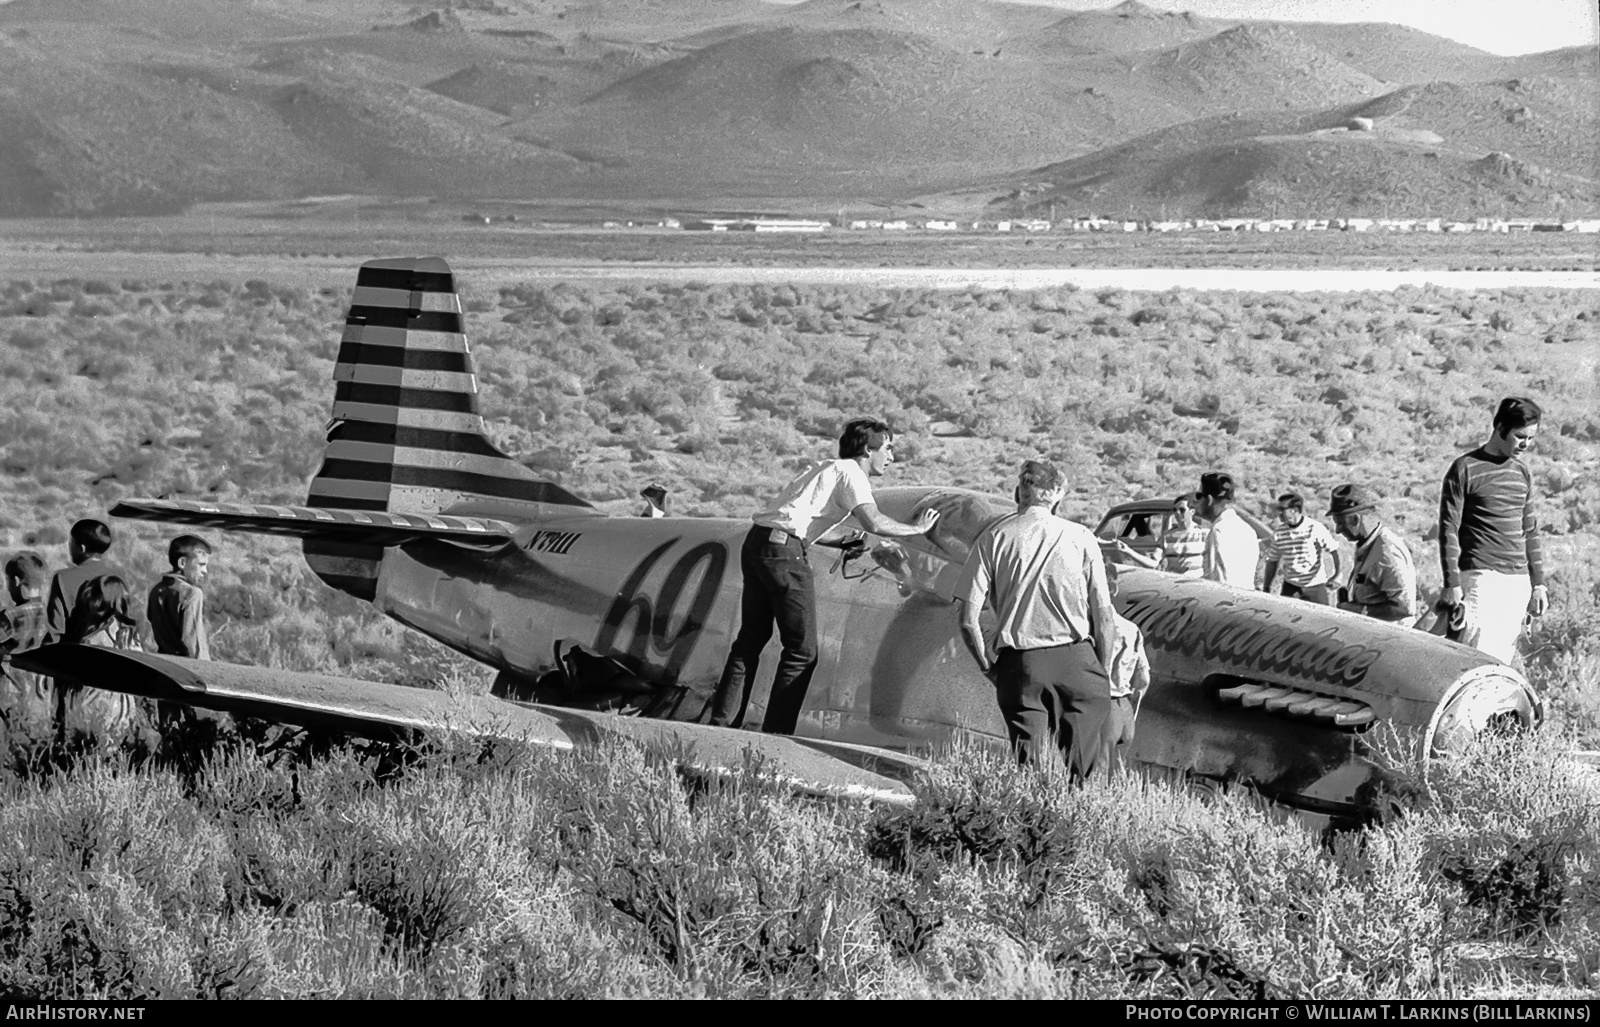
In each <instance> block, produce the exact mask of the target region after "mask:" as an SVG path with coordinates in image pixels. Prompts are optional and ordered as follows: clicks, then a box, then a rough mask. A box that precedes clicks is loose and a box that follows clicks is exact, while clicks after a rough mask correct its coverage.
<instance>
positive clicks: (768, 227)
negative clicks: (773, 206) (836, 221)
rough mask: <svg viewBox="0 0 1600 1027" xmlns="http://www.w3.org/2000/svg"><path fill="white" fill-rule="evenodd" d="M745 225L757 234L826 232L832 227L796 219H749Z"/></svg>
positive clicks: (823, 223)
mask: <svg viewBox="0 0 1600 1027" xmlns="http://www.w3.org/2000/svg"><path fill="white" fill-rule="evenodd" d="M745 224H746V225H748V226H749V230H753V231H757V232H826V231H827V230H828V229H829V228H830V227H832V226H830V225H829V224H828V223H827V222H826V221H808V220H802V219H796V218H751V219H750V220H749V221H747V222H745Z"/></svg>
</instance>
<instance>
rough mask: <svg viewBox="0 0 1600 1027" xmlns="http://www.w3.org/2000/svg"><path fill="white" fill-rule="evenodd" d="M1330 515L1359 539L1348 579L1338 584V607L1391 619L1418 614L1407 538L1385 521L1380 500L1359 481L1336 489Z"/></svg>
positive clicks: (1413, 565)
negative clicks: (1340, 584)
mask: <svg viewBox="0 0 1600 1027" xmlns="http://www.w3.org/2000/svg"><path fill="white" fill-rule="evenodd" d="M1329 498H1330V500H1331V501H1330V503H1329V505H1328V516H1329V517H1331V518H1332V519H1333V525H1334V527H1335V528H1337V529H1338V531H1339V534H1341V535H1343V536H1344V537H1345V538H1347V539H1349V540H1350V541H1352V542H1354V543H1355V544H1356V558H1355V566H1354V567H1352V568H1351V570H1350V584H1348V585H1346V586H1345V587H1344V588H1341V589H1339V595H1338V600H1339V609H1341V610H1349V611H1350V612H1351V613H1359V614H1363V615H1365V616H1367V617H1374V618H1376V619H1378V620H1385V621H1390V622H1393V623H1400V622H1409V621H1410V620H1411V619H1412V618H1413V617H1415V616H1416V613H1417V566H1416V562H1415V561H1414V560H1412V559H1411V550H1410V549H1408V548H1406V543H1405V540H1404V539H1402V538H1401V537H1400V536H1399V535H1397V534H1395V533H1394V531H1393V530H1392V529H1391V528H1390V527H1389V526H1388V525H1386V524H1384V523H1383V516H1382V515H1381V514H1379V512H1378V500H1377V497H1376V496H1374V495H1373V494H1372V493H1371V492H1370V491H1369V490H1368V489H1366V488H1365V487H1363V486H1361V485H1340V486H1339V487H1338V488H1336V489H1334V490H1333V493H1332V494H1331V496H1330V497H1329Z"/></svg>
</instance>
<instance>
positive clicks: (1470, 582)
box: [1461, 571, 1533, 663]
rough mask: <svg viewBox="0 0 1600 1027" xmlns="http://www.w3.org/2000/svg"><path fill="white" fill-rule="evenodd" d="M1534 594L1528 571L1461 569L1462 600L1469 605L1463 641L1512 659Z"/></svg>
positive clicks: (1500, 656) (1502, 661) (1505, 659)
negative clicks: (1513, 572) (1511, 572)
mask: <svg viewBox="0 0 1600 1027" xmlns="http://www.w3.org/2000/svg"><path fill="white" fill-rule="evenodd" d="M1532 596H1533V583H1532V582H1531V581H1530V580H1529V578H1528V575H1527V574H1525V573H1524V574H1506V573H1504V572H1502V571H1462V572H1461V602H1462V605H1464V606H1466V608H1467V621H1468V625H1469V627H1468V631H1467V634H1466V635H1465V636H1463V637H1462V639H1461V641H1463V642H1465V643H1466V644H1467V645H1470V646H1474V647H1476V648H1478V649H1481V650H1483V651H1484V652H1486V653H1488V654H1489V655H1490V656H1493V657H1494V658H1495V659H1497V660H1499V661H1500V662H1501V663H1510V662H1511V657H1513V656H1515V655H1516V652H1517V636H1518V635H1520V634H1522V621H1523V618H1525V617H1527V615H1528V600H1529V599H1530V598H1532Z"/></svg>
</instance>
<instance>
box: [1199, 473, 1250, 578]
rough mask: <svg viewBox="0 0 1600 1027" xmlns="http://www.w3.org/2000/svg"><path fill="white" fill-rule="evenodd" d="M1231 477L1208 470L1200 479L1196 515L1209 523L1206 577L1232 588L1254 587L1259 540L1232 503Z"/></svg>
mask: <svg viewBox="0 0 1600 1027" xmlns="http://www.w3.org/2000/svg"><path fill="white" fill-rule="evenodd" d="M1233 491H1234V489H1233V476H1232V475H1230V474H1222V473H1220V472H1217V471H1208V472H1206V473H1205V474H1202V475H1201V476H1200V494H1199V496H1198V497H1197V498H1198V501H1199V507H1198V509H1197V512H1198V513H1199V514H1200V516H1201V517H1204V518H1205V519H1206V520H1208V521H1210V522H1211V532H1210V534H1208V535H1207V536H1206V551H1205V560H1204V562H1205V576H1206V577H1207V578H1209V579H1211V580H1212V581H1221V582H1223V583H1225V584H1228V585H1232V586H1233V587H1235V588H1243V589H1250V590H1253V589H1254V588H1255V587H1256V563H1257V562H1258V561H1259V560H1260V558H1261V540H1260V537H1259V536H1258V535H1257V534H1256V531H1255V529H1254V528H1252V527H1251V526H1250V525H1249V524H1247V523H1246V522H1245V520H1244V518H1243V517H1240V516H1239V511H1238V510H1236V509H1234V504H1233Z"/></svg>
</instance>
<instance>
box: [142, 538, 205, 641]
mask: <svg viewBox="0 0 1600 1027" xmlns="http://www.w3.org/2000/svg"><path fill="white" fill-rule="evenodd" d="M167 562H168V563H169V564H170V565H171V566H172V570H170V571H168V572H167V573H166V574H163V575H162V576H161V580H159V581H157V582H156V583H155V585H154V586H153V587H152V588H151V589H150V596H149V598H148V600H147V601H146V602H145V617H146V619H148V620H149V621H150V636H151V637H152V638H153V639H154V640H155V643H156V652H158V653H161V654H163V655H165V656H187V657H189V658H190V659H195V660H209V659H211V645H210V642H209V641H208V639H207V637H206V620H205V614H204V606H205V598H206V594H205V592H204V590H203V588H202V586H203V585H204V584H205V580H206V576H207V575H209V574H210V573H211V543H209V542H207V541H206V540H205V539H203V538H201V537H200V536H199V535H179V536H178V537H177V538H175V539H173V540H172V542H171V543H170V544H169V545H168V546H167Z"/></svg>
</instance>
